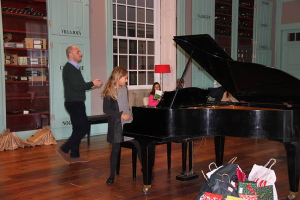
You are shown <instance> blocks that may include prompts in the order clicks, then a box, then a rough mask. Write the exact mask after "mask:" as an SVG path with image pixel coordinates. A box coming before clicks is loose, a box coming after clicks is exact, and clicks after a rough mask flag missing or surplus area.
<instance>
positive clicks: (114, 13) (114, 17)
mask: <svg viewBox="0 0 300 200" xmlns="http://www.w3.org/2000/svg"><path fill="white" fill-rule="evenodd" d="M113 19H116V5H115V4H114V5H113Z"/></svg>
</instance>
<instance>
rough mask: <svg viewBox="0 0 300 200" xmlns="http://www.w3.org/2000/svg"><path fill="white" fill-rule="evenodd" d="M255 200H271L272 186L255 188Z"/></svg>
mask: <svg viewBox="0 0 300 200" xmlns="http://www.w3.org/2000/svg"><path fill="white" fill-rule="evenodd" d="M256 193H257V199H258V200H273V199H274V194H273V185H269V186H265V187H258V188H256Z"/></svg>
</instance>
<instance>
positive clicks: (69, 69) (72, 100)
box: [56, 46, 102, 164]
mask: <svg viewBox="0 0 300 200" xmlns="http://www.w3.org/2000/svg"><path fill="white" fill-rule="evenodd" d="M66 54H67V58H68V62H67V63H66V64H65V66H64V68H63V72H62V76H63V77H62V78H63V84H64V96H65V108H66V110H67V112H68V113H69V115H70V118H71V123H72V129H73V132H72V134H71V136H70V137H69V139H68V140H67V141H66V142H65V143H64V144H63V145H61V146H60V147H59V148H57V149H56V152H57V153H58V155H59V156H60V157H61V158H62V159H63V160H64V161H65V162H67V163H69V164H70V163H76V162H88V160H87V159H85V158H82V157H80V153H79V145H80V142H81V139H82V138H83V137H84V136H85V134H87V133H88V132H89V131H90V130H89V128H90V126H89V122H88V118H87V115H86V112H85V103H84V101H85V98H86V97H85V92H86V90H90V89H93V88H96V87H101V85H102V81H100V79H94V80H92V81H90V82H85V81H84V79H83V76H82V74H81V71H80V68H79V67H80V66H79V63H80V62H81V60H82V53H81V51H80V49H79V48H78V47H77V46H69V47H68V48H67V49H66ZM69 151H70V154H69Z"/></svg>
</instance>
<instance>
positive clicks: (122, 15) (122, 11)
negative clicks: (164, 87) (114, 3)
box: [118, 5, 126, 20]
mask: <svg viewBox="0 0 300 200" xmlns="http://www.w3.org/2000/svg"><path fill="white" fill-rule="evenodd" d="M118 20H126V6H120V5H119V6H118Z"/></svg>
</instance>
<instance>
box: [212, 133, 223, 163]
mask: <svg viewBox="0 0 300 200" xmlns="http://www.w3.org/2000/svg"><path fill="white" fill-rule="evenodd" d="M214 140H215V154H216V164H217V166H221V165H223V158H224V146H225V137H223V136H215V138H214Z"/></svg>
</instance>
